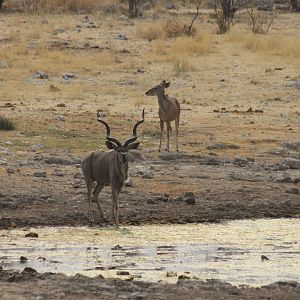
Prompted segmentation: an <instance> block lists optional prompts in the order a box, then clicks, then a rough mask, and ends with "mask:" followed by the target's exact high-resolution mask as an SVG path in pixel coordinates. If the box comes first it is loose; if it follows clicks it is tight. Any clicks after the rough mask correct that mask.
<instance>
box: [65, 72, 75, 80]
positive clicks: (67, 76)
mask: <svg viewBox="0 0 300 300" xmlns="http://www.w3.org/2000/svg"><path fill="white" fill-rule="evenodd" d="M62 78H63V79H64V80H71V79H75V78H76V75H75V74H74V73H63V75H62Z"/></svg>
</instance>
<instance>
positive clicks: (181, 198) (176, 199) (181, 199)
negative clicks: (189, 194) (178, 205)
mask: <svg viewBox="0 0 300 300" xmlns="http://www.w3.org/2000/svg"><path fill="white" fill-rule="evenodd" d="M174 201H175V202H183V201H184V200H183V197H182V196H179V197H176V198H175V199H174Z"/></svg>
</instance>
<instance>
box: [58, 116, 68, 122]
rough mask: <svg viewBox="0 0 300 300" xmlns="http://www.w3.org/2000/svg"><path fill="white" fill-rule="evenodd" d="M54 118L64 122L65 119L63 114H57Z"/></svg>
mask: <svg viewBox="0 0 300 300" xmlns="http://www.w3.org/2000/svg"><path fill="white" fill-rule="evenodd" d="M55 119H56V120H58V121H61V122H65V120H66V119H65V116H63V115H58V116H56V117H55Z"/></svg>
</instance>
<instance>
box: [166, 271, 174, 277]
mask: <svg viewBox="0 0 300 300" xmlns="http://www.w3.org/2000/svg"><path fill="white" fill-rule="evenodd" d="M166 276H167V277H177V273H176V272H174V271H168V272H167V274H166Z"/></svg>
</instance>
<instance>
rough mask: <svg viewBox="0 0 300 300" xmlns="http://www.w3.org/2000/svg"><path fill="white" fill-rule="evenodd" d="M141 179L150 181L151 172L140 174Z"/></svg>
mask: <svg viewBox="0 0 300 300" xmlns="http://www.w3.org/2000/svg"><path fill="white" fill-rule="evenodd" d="M141 177H142V178H143V179H152V178H153V174H152V173H151V172H148V171H146V172H144V174H142V176H141Z"/></svg>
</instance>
